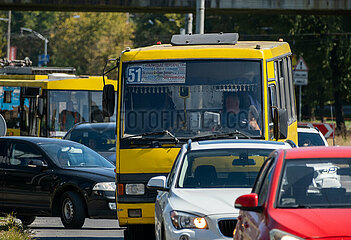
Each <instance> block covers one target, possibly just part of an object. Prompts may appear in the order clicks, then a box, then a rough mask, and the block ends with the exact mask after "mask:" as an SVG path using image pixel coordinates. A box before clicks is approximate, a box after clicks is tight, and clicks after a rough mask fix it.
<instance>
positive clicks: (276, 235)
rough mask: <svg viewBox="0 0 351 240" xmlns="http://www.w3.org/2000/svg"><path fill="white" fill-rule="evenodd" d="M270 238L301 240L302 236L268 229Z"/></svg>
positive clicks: (271, 239)
mask: <svg viewBox="0 0 351 240" xmlns="http://www.w3.org/2000/svg"><path fill="white" fill-rule="evenodd" d="M269 237H270V240H302V239H303V238H300V237H297V236H294V235H292V234H290V233H287V232H284V231H282V230H279V229H272V230H271V231H269Z"/></svg>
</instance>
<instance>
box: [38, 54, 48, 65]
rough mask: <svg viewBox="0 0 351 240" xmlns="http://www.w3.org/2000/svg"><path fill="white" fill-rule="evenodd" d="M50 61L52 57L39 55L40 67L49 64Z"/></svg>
mask: <svg viewBox="0 0 351 240" xmlns="http://www.w3.org/2000/svg"><path fill="white" fill-rule="evenodd" d="M49 60H50V57H49V54H47V55H45V54H42V55H39V62H38V63H39V65H44V64H47V63H48V62H49Z"/></svg>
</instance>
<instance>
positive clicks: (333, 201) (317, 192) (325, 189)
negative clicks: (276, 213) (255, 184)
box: [277, 158, 351, 208]
mask: <svg viewBox="0 0 351 240" xmlns="http://www.w3.org/2000/svg"><path fill="white" fill-rule="evenodd" d="M350 167H351V159H350V158H336V159H332V158H328V159H323V158H320V159H301V160H300V159H299V160H287V161H286V163H285V165H284V168H283V171H282V174H283V177H282V178H281V183H280V186H279V188H278V198H277V199H278V203H277V206H278V207H280V208H339V207H340V208H343V207H348V208H349V207H351V185H350V182H351V168H350Z"/></svg>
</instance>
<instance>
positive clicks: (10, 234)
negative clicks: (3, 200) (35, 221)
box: [0, 214, 32, 240]
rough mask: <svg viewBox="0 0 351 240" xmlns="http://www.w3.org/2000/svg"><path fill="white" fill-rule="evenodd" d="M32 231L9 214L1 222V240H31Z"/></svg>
mask: <svg viewBox="0 0 351 240" xmlns="http://www.w3.org/2000/svg"><path fill="white" fill-rule="evenodd" d="M30 239H32V237H31V235H30V230H29V229H27V228H25V227H24V226H23V225H22V223H21V222H20V221H19V220H17V219H16V218H15V217H14V216H13V215H12V214H8V215H7V216H6V217H5V218H4V219H3V220H2V221H0V240H30Z"/></svg>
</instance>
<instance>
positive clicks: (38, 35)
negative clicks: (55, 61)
mask: <svg viewBox="0 0 351 240" xmlns="http://www.w3.org/2000/svg"><path fill="white" fill-rule="evenodd" d="M23 31H27V32H30V33H33V34H34V35H35V36H36V37H38V38H40V39H41V40H43V41H44V57H45V59H44V60H45V61H44V64H45V65H46V64H47V61H46V60H47V55H48V42H49V40H48V39H47V38H46V37H44V36H43V35H41V34H40V33H38V32H36V31H34V30H32V29H30V28H26V27H21V33H23Z"/></svg>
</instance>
